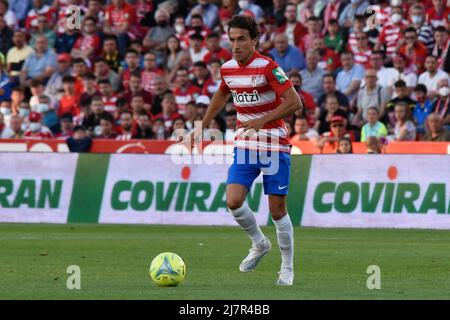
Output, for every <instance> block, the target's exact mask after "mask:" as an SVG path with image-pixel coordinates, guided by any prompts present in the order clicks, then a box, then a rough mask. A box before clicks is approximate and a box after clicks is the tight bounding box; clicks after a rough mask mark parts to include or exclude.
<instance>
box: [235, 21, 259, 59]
mask: <svg viewBox="0 0 450 320" xmlns="http://www.w3.org/2000/svg"><path fill="white" fill-rule="evenodd" d="M228 36H229V38H230V42H231V51H232V53H233V58H234V59H235V60H236V61H238V62H240V63H245V62H247V61H248V59H250V57H251V56H252V55H253V53H254V52H255V46H256V43H257V40H256V39H252V38H251V37H250V33H249V32H248V30H245V29H240V28H231V29H230V31H229V32H228Z"/></svg>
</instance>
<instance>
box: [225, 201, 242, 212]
mask: <svg viewBox="0 0 450 320" xmlns="http://www.w3.org/2000/svg"><path fill="white" fill-rule="evenodd" d="M243 204H244V201H242V200H241V199H227V207H228V208H229V209H230V210H236V209H239V208H240V207H242V205H243Z"/></svg>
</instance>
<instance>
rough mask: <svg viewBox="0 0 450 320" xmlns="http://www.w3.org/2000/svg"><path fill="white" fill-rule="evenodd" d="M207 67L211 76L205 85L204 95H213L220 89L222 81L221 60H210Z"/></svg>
mask: <svg viewBox="0 0 450 320" xmlns="http://www.w3.org/2000/svg"><path fill="white" fill-rule="evenodd" d="M207 68H208V71H209V74H210V76H211V77H210V79H209V81H207V82H206V83H205V84H204V85H203V89H202V95H207V96H208V97H212V96H213V95H214V93H215V92H216V91H217V90H219V87H220V82H221V81H222V77H221V75H220V62H219V60H210V61H209V63H208V66H207Z"/></svg>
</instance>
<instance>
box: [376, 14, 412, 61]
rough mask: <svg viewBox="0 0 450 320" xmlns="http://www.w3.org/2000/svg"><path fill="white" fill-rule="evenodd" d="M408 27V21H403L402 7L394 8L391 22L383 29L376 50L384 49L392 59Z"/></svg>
mask: <svg viewBox="0 0 450 320" xmlns="http://www.w3.org/2000/svg"><path fill="white" fill-rule="evenodd" d="M407 27H408V21H406V20H404V19H403V9H402V7H393V8H392V11H391V16H390V21H389V23H387V24H386V25H385V26H383V27H382V28H381V33H380V36H379V37H378V41H377V43H376V44H375V50H381V48H382V47H384V50H385V51H386V56H387V57H388V58H389V59H390V58H391V57H392V55H393V54H394V53H395V50H396V47H397V44H398V43H399V40H400V39H401V38H402V32H403V30H405V29H406V28H407Z"/></svg>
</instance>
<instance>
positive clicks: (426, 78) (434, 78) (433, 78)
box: [418, 55, 450, 100]
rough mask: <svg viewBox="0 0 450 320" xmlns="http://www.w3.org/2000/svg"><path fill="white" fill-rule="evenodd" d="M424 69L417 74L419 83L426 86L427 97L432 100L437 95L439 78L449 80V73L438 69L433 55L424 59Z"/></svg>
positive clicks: (436, 60)
mask: <svg viewBox="0 0 450 320" xmlns="http://www.w3.org/2000/svg"><path fill="white" fill-rule="evenodd" d="M425 69H426V70H427V71H425V72H424V73H422V74H421V75H420V76H419V81H418V82H419V83H422V84H424V85H425V86H426V87H427V91H428V97H429V98H430V99H431V100H433V99H434V98H436V97H437V95H438V93H437V90H438V83H439V82H440V81H441V80H444V81H447V83H449V82H450V77H449V75H448V74H447V73H446V72H445V71H443V70H441V69H438V59H437V57H435V56H432V55H429V56H428V57H427V58H426V60H425Z"/></svg>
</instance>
